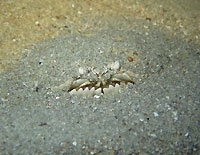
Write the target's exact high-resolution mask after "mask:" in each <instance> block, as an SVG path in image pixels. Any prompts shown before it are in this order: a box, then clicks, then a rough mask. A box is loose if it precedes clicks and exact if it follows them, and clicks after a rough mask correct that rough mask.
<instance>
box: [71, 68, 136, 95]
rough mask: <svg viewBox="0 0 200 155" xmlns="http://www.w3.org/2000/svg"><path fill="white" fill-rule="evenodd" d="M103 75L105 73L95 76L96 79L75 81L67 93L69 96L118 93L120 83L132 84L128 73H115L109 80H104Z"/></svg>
mask: <svg viewBox="0 0 200 155" xmlns="http://www.w3.org/2000/svg"><path fill="white" fill-rule="evenodd" d="M104 74H106V72H104V73H103V74H101V75H98V74H97V79H81V78H79V79H76V80H74V81H73V82H72V83H71V85H70V87H69V89H68V92H69V93H70V94H71V95H86V96H89V95H92V96H94V95H103V94H109V93H113V92H118V91H119V89H120V85H121V83H125V84H127V83H132V84H134V82H133V80H132V78H131V74H130V72H119V73H115V74H113V75H110V77H109V78H105V76H104Z"/></svg>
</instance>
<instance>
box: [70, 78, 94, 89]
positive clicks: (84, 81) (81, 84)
mask: <svg viewBox="0 0 200 155" xmlns="http://www.w3.org/2000/svg"><path fill="white" fill-rule="evenodd" d="M90 84H91V82H90V81H89V80H87V79H78V80H76V81H73V82H72V83H71V85H70V87H69V90H68V91H69V92H70V91H71V90H73V89H77V90H78V89H79V88H82V87H85V86H87V85H90Z"/></svg>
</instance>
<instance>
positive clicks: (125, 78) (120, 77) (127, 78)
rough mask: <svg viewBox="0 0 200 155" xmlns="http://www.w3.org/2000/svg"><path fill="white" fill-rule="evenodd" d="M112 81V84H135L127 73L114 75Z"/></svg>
mask: <svg viewBox="0 0 200 155" xmlns="http://www.w3.org/2000/svg"><path fill="white" fill-rule="evenodd" d="M111 81H112V82H130V83H133V84H134V82H133V80H132V78H131V76H130V75H129V74H128V73H126V72H124V73H118V74H115V75H113V77H112V78H111Z"/></svg>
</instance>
